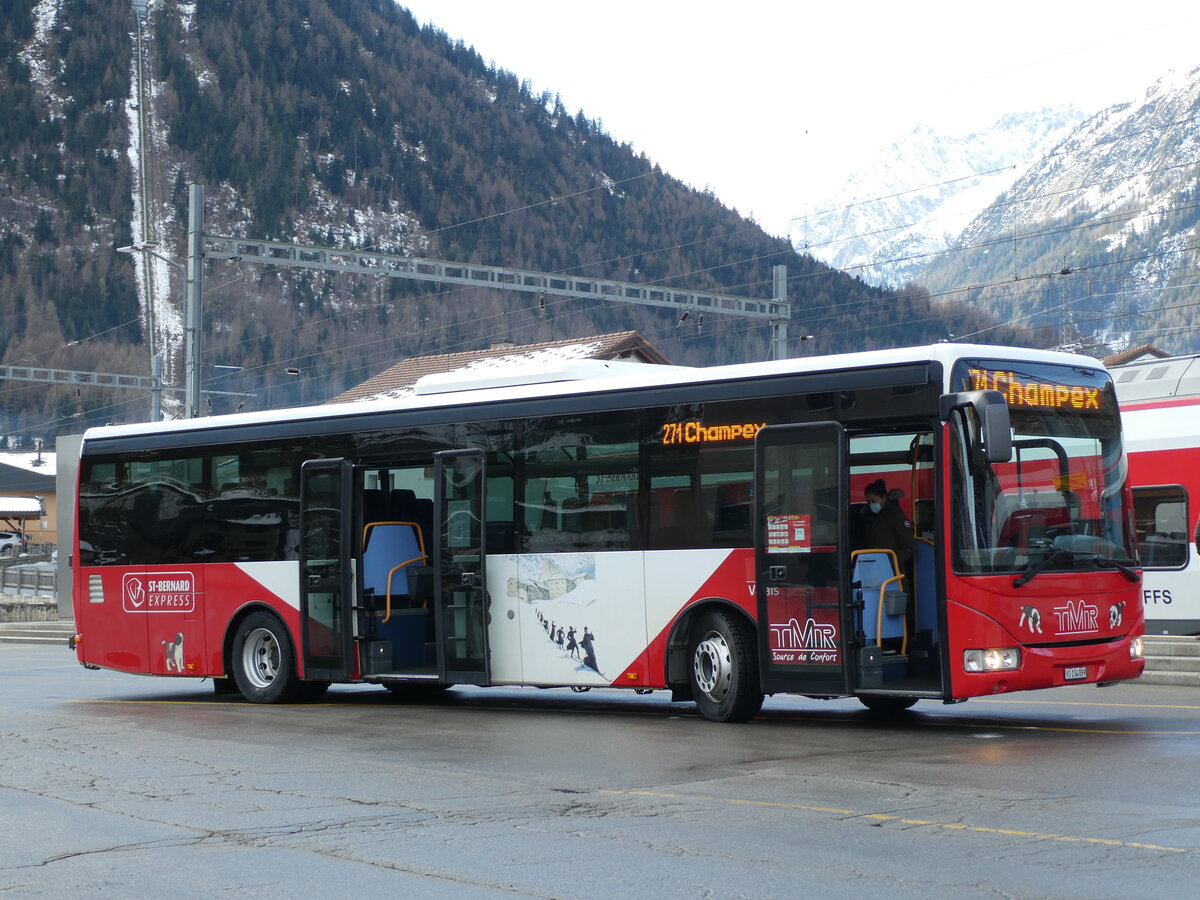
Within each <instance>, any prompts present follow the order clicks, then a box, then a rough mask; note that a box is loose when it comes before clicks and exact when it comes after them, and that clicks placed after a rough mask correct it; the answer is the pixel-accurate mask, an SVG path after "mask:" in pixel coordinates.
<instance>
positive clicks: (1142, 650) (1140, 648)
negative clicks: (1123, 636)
mask: <svg viewBox="0 0 1200 900" xmlns="http://www.w3.org/2000/svg"><path fill="white" fill-rule="evenodd" d="M1145 655H1146V642H1145V641H1144V640H1142V639H1141V638H1140V637H1135V638H1134V639H1133V640H1131V641H1130V642H1129V658H1130V659H1141V658H1142V657H1143V656H1145Z"/></svg>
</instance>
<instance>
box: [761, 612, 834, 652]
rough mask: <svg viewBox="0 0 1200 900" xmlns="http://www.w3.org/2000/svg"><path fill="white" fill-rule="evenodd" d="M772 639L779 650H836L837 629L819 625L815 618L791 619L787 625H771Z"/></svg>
mask: <svg viewBox="0 0 1200 900" xmlns="http://www.w3.org/2000/svg"><path fill="white" fill-rule="evenodd" d="M771 641H772V644H773V645H774V646H775V647H776V648H777V649H779V650H836V649H837V629H836V628H835V627H834V626H833V625H818V624H817V623H816V622H815V621H814V620H813V619H809V620H808V621H807V622H805V623H804V627H803V628H801V627H800V623H799V622H797V621H796V620H795V619H790V620H789V621H788V623H787V624H786V625H777V624H774V623H772V625H771Z"/></svg>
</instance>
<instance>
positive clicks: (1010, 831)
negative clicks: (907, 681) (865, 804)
mask: <svg viewBox="0 0 1200 900" xmlns="http://www.w3.org/2000/svg"><path fill="white" fill-rule="evenodd" d="M597 793H601V794H619V795H625V796H630V797H654V798H656V799H660V800H699V801H703V802H707V803H725V804H729V805H732V806H763V807H774V808H777V809H796V810H801V811H803V812H816V813H830V814H833V815H839V816H851V817H854V818H860V819H871V820H873V821H876V822H896V823H898V824H900V825H916V826H920V827H923V828H939V829H944V830H946V831H966V832H970V833H973V834H1002V835H1004V836H1005V837H1019V838H1030V839H1032V840H1038V841H1059V842H1062V843H1068V844H1096V845H1099V846H1103V847H1128V848H1130V849H1133V850H1155V851H1160V852H1163V853H1200V850H1198V849H1197V848H1194V847H1165V846H1162V845H1161V844H1145V843H1141V842H1138V841H1118V840H1114V839H1112V838H1098V837H1084V836H1081V835H1070V834H1053V833H1047V832H1041V831H1023V830H1021V829H1017V828H989V827H987V826H985V825H962V824H958V823H955V822H932V821H929V820H927V819H906V818H904V817H903V816H893V815H890V814H888V813H861V812H856V811H855V810H852V809H835V808H833V807H827V806H805V805H804V804H802V803H781V802H778V801H772V800H743V799H740V798H737V797H728V798H727V797H711V796H707V795H702V794H668V793H661V792H658V791H619V790H603V791H598V792H597Z"/></svg>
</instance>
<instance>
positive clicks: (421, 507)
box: [388, 488, 433, 552]
mask: <svg viewBox="0 0 1200 900" xmlns="http://www.w3.org/2000/svg"><path fill="white" fill-rule="evenodd" d="M388 515H389V516H390V517H391V518H392V519H393V520H395V521H397V522H415V523H416V524H417V526H418V527H419V528H420V529H421V538H422V540H423V541H424V544H425V550H426V552H428V551H429V549H430V547H431V546H432V540H433V501H432V500H422V499H421V498H419V497H417V495H416V493H415V492H414V491H412V490H409V489H408V488H393V489H392V491H391V493H390V494H389V495H388Z"/></svg>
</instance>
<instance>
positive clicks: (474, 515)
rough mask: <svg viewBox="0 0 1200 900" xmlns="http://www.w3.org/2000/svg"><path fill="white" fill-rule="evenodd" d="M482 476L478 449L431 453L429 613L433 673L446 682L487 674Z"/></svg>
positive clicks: (482, 678)
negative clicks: (431, 588)
mask: <svg viewBox="0 0 1200 900" xmlns="http://www.w3.org/2000/svg"><path fill="white" fill-rule="evenodd" d="M484 479H485V471H484V455H483V453H482V452H481V451H479V450H445V451H442V452H440V453H435V454H434V483H435V485H436V487H435V491H436V494H435V497H434V509H435V521H434V529H433V531H434V545H433V564H434V565H433V569H434V572H433V578H434V597H435V603H436V606H435V611H434V615H435V621H436V623H437V636H438V641H437V643H438V675H439V677H440V678H441V680H442V681H443V682H445V683H448V684H488V683H489V682H490V678H491V673H490V666H489V658H488V642H487V628H488V619H489V610H488V593H487V572H486V566H485V563H486V560H487V546H486V534H487V530H486V528H485V522H486V510H485V506H484V502H485V493H484V486H485V480H484Z"/></svg>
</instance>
